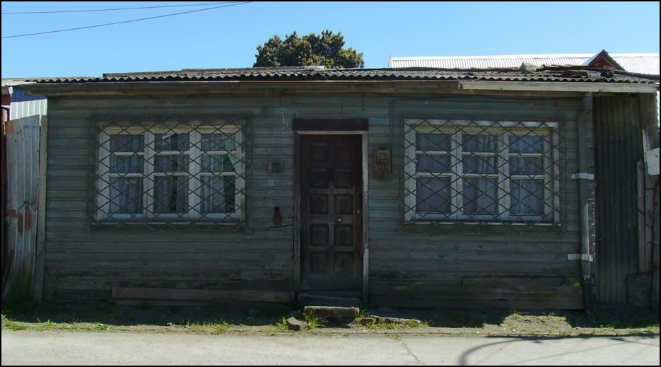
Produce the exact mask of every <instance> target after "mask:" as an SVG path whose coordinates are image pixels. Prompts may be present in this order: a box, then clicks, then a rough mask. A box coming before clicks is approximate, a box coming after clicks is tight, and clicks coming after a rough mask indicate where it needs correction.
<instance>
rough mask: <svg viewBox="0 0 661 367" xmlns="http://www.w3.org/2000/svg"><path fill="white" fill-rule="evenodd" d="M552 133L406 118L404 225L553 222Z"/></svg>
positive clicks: (506, 124)
mask: <svg viewBox="0 0 661 367" xmlns="http://www.w3.org/2000/svg"><path fill="white" fill-rule="evenodd" d="M557 128H558V124H557V123H555V122H546V123H539V122H511V121H499V122H494V121H463V120H405V139H404V141H405V165H404V171H405V175H406V177H405V220H406V221H408V222H450V223H452V222H477V223H484V222H486V223H500V224H502V223H536V224H554V223H555V224H557V223H559V218H560V213H559V179H558V178H559V147H558V144H559V142H558V140H559V139H558V136H557Z"/></svg>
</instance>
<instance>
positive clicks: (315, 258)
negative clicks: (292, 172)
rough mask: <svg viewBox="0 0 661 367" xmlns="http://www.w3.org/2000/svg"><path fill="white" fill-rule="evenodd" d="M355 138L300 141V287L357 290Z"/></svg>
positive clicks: (358, 161) (360, 247)
mask: <svg viewBox="0 0 661 367" xmlns="http://www.w3.org/2000/svg"><path fill="white" fill-rule="evenodd" d="M361 142H362V140H361V136H360V135H302V136H301V145H300V147H301V151H300V154H301V156H300V161H301V172H300V175H301V181H300V182H301V287H302V290H303V291H331V292H329V293H331V294H332V293H333V292H337V293H342V292H355V291H360V290H361V289H362V279H363V242H362V233H363V230H362V226H363V223H362V217H363V215H362V210H363V208H362V186H363V185H362V162H361V161H362V153H361V152H362V149H361Z"/></svg>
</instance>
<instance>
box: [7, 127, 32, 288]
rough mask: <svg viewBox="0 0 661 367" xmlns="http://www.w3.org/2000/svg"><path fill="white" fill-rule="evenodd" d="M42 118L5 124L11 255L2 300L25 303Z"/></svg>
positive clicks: (8, 227) (8, 230)
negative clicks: (23, 301)
mask: <svg viewBox="0 0 661 367" xmlns="http://www.w3.org/2000/svg"><path fill="white" fill-rule="evenodd" d="M40 120H41V116H38V115H37V116H30V117H25V118H22V119H17V120H12V121H8V122H7V124H6V133H7V180H8V182H7V186H8V187H7V246H8V249H9V252H12V251H13V256H12V257H11V262H9V264H8V268H9V270H8V275H7V278H6V283H5V285H4V288H3V292H2V297H3V299H5V298H10V299H13V300H28V299H29V297H30V290H31V284H32V274H33V271H34V264H35V244H36V238H37V236H36V234H37V208H38V203H39V201H38V197H37V195H38V179H39V125H40Z"/></svg>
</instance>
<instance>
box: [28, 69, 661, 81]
mask: <svg viewBox="0 0 661 367" xmlns="http://www.w3.org/2000/svg"><path fill="white" fill-rule="evenodd" d="M361 80H382V81H383V80H386V81H398V80H439V81H440V80H447V81H455V80H464V81H465V80H483V81H522V82H527V81H537V82H588V83H590V82H599V83H640V84H654V83H657V81H654V80H649V79H644V78H639V77H636V76H631V75H626V74H623V73H621V72H616V73H615V75H613V76H602V73H601V71H599V70H582V71H580V72H578V71H576V70H571V71H570V70H568V69H562V68H555V69H553V68H551V69H546V70H538V71H536V72H532V73H524V72H521V71H519V70H518V66H517V69H512V70H479V71H475V70H438V69H424V68H418V69H392V68H391V69H339V70H325V69H320V68H318V69H310V68H246V69H184V70H181V71H164V72H144V73H112V74H104V75H103V76H102V77H61V78H51V79H44V80H34V82H37V83H104V82H158V81H172V82H177V81H182V82H183V81H185V82H196V81H199V82H204V81H361Z"/></svg>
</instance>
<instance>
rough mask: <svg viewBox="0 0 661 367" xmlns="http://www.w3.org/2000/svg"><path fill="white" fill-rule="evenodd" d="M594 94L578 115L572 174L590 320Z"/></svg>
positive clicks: (591, 299) (587, 309)
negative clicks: (589, 132) (589, 142)
mask: <svg viewBox="0 0 661 367" xmlns="http://www.w3.org/2000/svg"><path fill="white" fill-rule="evenodd" d="M592 108H593V103H592V94H590V93H587V94H586V95H585V97H583V111H582V112H581V114H580V115H579V117H578V121H577V125H578V126H577V130H578V131H577V132H578V172H579V173H578V174H574V175H572V178H573V179H578V180H579V181H578V182H579V200H580V207H581V214H580V218H581V254H580V261H581V275H582V277H583V282H582V283H583V301H584V302H585V313H586V315H587V317H588V319H589V320H590V321H595V318H594V300H593V297H592V275H591V273H590V261H592V256H591V255H590V211H589V210H588V181H591V180H594V174H591V173H587V172H588V148H587V145H586V141H587V140H586V131H585V125H586V124H588V123H590V122H592V116H593V114H592Z"/></svg>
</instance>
